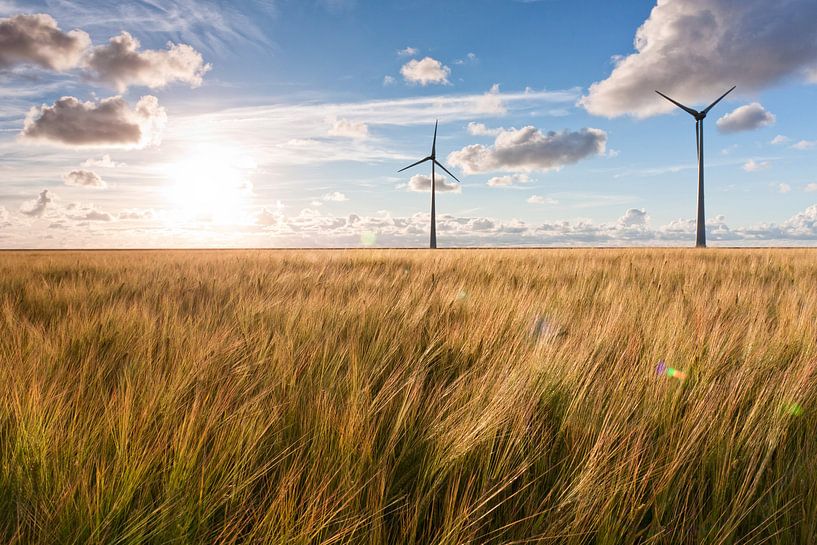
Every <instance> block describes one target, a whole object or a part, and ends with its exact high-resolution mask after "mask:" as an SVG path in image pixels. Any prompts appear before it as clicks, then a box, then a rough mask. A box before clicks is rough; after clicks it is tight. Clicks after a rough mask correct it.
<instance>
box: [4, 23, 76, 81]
mask: <svg viewBox="0 0 817 545" xmlns="http://www.w3.org/2000/svg"><path fill="white" fill-rule="evenodd" d="M90 45H91V39H90V37H89V36H88V34H86V33H85V32H83V31H81V30H72V31H70V32H63V31H61V30H60V28H59V27H58V26H57V22H56V21H55V20H54V19H53V18H52V17H51V16H50V15H46V14H44V13H38V14H34V15H17V16H15V17H11V18H8V19H0V68H7V67H9V66H13V65H14V64H18V63H30V64H36V65H37V66H41V67H43V68H49V69H51V70H59V71H62V70H69V69H71V68H74V67H75V66H77V64H78V63H79V62H80V60H81V58H82V55H83V54H84V53H85V51H86V50H87V49H88V47H90Z"/></svg>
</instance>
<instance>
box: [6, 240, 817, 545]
mask: <svg viewBox="0 0 817 545" xmlns="http://www.w3.org/2000/svg"><path fill="white" fill-rule="evenodd" d="M406 250H411V251H409V252H407V251H406ZM444 250H446V251H432V250H423V249H409V248H400V249H352V248H350V249H341V248H337V249H329V248H327V249H300V250H299V249H224V250H208V249H189V250H83V251H76V250H60V251H49V250H11V251H3V252H0V255H3V257H4V259H2V260H0V388H2V389H3V390H4V391H5V392H8V393H7V395H5V396H3V397H0V539H2V540H3V541H4V542H6V543H9V544H14V545H17V544H20V545H22V544H40V543H42V544H46V543H78V544H79V543H93V544H112V543H122V544H124V543H128V544H130V543H140V544H154V543H155V544H159V543H171V542H178V543H224V544H238V543H304V544H305V543H350V544H351V543H355V544H356V543H369V544H372V545H374V544H380V543H394V544H402V543H405V544H409V543H440V544H452V545H453V544H461V543H508V544H511V543H570V544H573V543H575V544H584V543H593V544H618V543H650V544H663V543H666V544H671V543H711V544H724V545H725V544H731V543H741V544H760V543H778V544H789V543H813V542H815V541H817V524H815V522H814V521H815V520H817V471H815V467H816V466H815V462H814V460H815V459H817V442H815V441H814V436H815V432H817V412H815V410H814V406H815V402H817V386H815V378H817V343H816V342H815V339H817V291H815V289H814V286H815V285H817V260H816V259H815V258H817V250H813V249H802V248H792V249H782V248H762V249H758V248H753V249H747V248H722V247H716V248H709V249H707V250H704V251H701V250H697V249H694V248H547V249H544V248H540V249H532V248H523V249H519V248H495V249H485V248H459V249H444ZM543 250H546V251H543Z"/></svg>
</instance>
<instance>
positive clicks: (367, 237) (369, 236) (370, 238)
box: [360, 231, 377, 246]
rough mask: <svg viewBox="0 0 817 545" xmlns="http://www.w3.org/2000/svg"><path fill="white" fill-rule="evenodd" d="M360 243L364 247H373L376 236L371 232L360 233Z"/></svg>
mask: <svg viewBox="0 0 817 545" xmlns="http://www.w3.org/2000/svg"><path fill="white" fill-rule="evenodd" d="M360 243H361V244H363V245H364V246H374V245H375V244H377V234H375V233H373V232H371V231H366V232H365V233H361V235H360Z"/></svg>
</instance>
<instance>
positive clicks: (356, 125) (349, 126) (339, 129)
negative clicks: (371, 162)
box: [328, 117, 369, 138]
mask: <svg viewBox="0 0 817 545" xmlns="http://www.w3.org/2000/svg"><path fill="white" fill-rule="evenodd" d="M328 123H329V125H330V126H329V135H330V136H342V137H345V138H367V137H368V136H369V126H368V125H366V123H364V122H362V121H349V120H348V119H338V118H336V117H332V118H329V119H328Z"/></svg>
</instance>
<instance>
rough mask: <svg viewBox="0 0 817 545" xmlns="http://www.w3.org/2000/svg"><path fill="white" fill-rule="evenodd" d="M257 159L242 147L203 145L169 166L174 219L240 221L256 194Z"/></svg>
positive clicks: (216, 222)
mask: <svg viewBox="0 0 817 545" xmlns="http://www.w3.org/2000/svg"><path fill="white" fill-rule="evenodd" d="M255 168H256V163H255V161H254V160H253V159H252V158H251V157H249V156H248V155H246V154H242V153H241V152H240V150H235V149H229V148H225V147H222V146H201V147H198V148H196V149H195V150H194V151H192V152H191V153H189V154H188V155H187V156H185V157H184V158H183V159H181V160H179V161H177V162H175V163H172V164H171V165H170V166H169V167H168V172H167V177H168V179H169V181H170V184H169V185H168V187H167V197H168V200H169V201H170V202H171V203H172V205H173V207H174V208H173V212H172V213H171V214H170V217H171V219H172V220H173V221H174V222H191V221H203V222H210V223H215V224H221V225H225V224H238V223H242V222H243V221H244V220H245V219H246V217H247V214H246V209H247V207H248V206H249V204H250V197H251V195H252V190H253V186H252V182H251V181H250V175H251V174H252V172H253V171H254V170H255Z"/></svg>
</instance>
